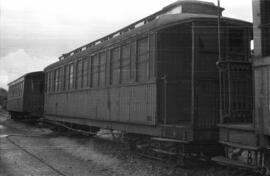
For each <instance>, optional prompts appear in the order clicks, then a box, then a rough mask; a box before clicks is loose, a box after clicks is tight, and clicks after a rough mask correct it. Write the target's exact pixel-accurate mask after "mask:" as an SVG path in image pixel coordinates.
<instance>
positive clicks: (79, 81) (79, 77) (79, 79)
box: [76, 60, 83, 89]
mask: <svg viewBox="0 0 270 176" xmlns="http://www.w3.org/2000/svg"><path fill="white" fill-rule="evenodd" d="M82 66H83V65H82V60H79V61H78V64H77V79H76V80H77V88H78V89H80V88H82V85H83V84H82V81H83V77H82V76H83V74H82V72H83V70H82V69H83V68H82Z"/></svg>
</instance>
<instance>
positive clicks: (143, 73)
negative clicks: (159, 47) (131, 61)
mask: <svg viewBox="0 0 270 176" xmlns="http://www.w3.org/2000/svg"><path fill="white" fill-rule="evenodd" d="M148 67H149V57H148V39H147V38H144V39H141V40H138V42H137V81H146V80H147V79H148Z"/></svg>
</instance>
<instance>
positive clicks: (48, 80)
mask: <svg viewBox="0 0 270 176" xmlns="http://www.w3.org/2000/svg"><path fill="white" fill-rule="evenodd" d="M49 82H50V77H49V73H48V72H47V73H46V89H47V90H46V92H47V93H48V92H49V88H50V83H49Z"/></svg>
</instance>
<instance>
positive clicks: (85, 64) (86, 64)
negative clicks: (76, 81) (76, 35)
mask: <svg viewBox="0 0 270 176" xmlns="http://www.w3.org/2000/svg"><path fill="white" fill-rule="evenodd" d="M88 73H89V59H84V60H83V87H87V86H88V85H89V84H88Z"/></svg>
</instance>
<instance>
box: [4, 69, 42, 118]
mask: <svg viewBox="0 0 270 176" xmlns="http://www.w3.org/2000/svg"><path fill="white" fill-rule="evenodd" d="M8 86H9V90H8V100H7V110H8V111H9V112H10V115H11V118H13V119H22V118H30V117H41V116H42V115H43V105H44V72H32V73H27V74H25V75H24V76H22V77H20V78H18V79H16V80H15V81H12V82H11V83H9V84H8Z"/></svg>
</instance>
